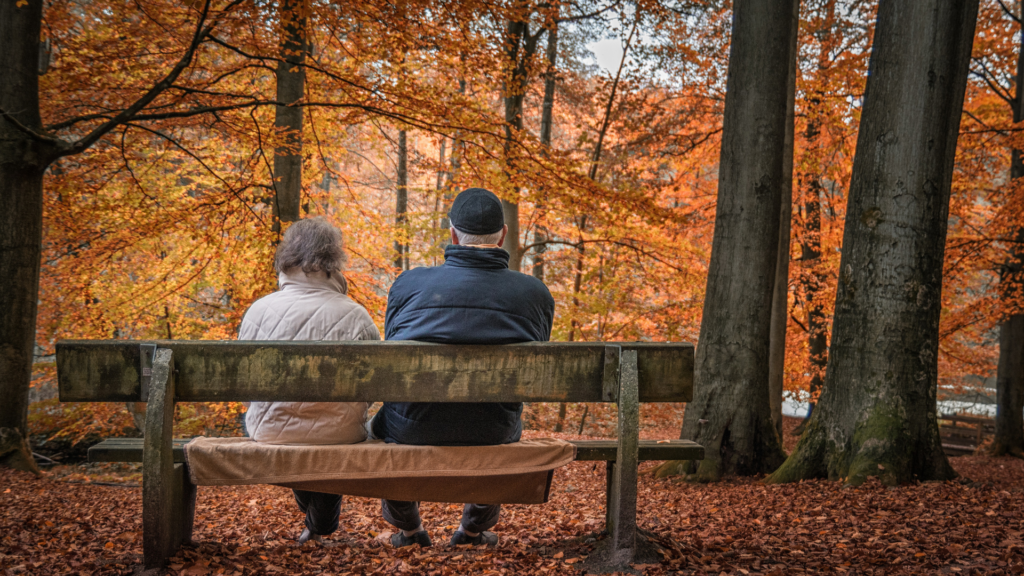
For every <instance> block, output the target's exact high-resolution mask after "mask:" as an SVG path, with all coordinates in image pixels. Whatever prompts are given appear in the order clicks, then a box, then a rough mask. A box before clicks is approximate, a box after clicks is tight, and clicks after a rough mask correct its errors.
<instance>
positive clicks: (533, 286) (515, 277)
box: [502, 270, 551, 298]
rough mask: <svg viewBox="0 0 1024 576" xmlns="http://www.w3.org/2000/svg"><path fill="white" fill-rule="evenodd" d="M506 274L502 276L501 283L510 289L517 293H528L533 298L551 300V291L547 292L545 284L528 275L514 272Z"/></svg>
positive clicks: (509, 271) (508, 271) (510, 271)
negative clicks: (539, 297)
mask: <svg viewBox="0 0 1024 576" xmlns="http://www.w3.org/2000/svg"><path fill="white" fill-rule="evenodd" d="M506 272H507V274H504V277H503V278H502V282H503V283H507V284H508V286H509V287H510V288H514V289H515V290H516V291H518V292H529V293H530V294H532V295H535V296H546V297H547V298H551V291H550V290H548V286H547V284H545V283H543V282H541V281H540V280H538V279H536V278H534V277H533V276H531V275H529V274H524V273H522V272H516V271H515V270H506Z"/></svg>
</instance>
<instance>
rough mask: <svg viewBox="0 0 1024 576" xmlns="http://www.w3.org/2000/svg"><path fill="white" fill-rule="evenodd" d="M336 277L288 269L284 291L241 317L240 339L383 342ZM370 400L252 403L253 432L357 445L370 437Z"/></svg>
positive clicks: (274, 440) (291, 440)
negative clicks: (368, 426) (367, 431)
mask: <svg viewBox="0 0 1024 576" xmlns="http://www.w3.org/2000/svg"><path fill="white" fill-rule="evenodd" d="M339 276H340V274H339V273H335V274H333V275H331V276H328V275H327V274H326V273H325V272H321V271H316V272H308V273H307V272H303V271H302V270H301V269H299V268H289V269H287V270H285V271H284V272H282V273H281V274H280V276H279V281H278V284H279V288H280V289H279V290H278V291H277V292H274V293H273V294H270V295H267V296H264V297H263V298H260V299H259V300H257V301H256V302H254V303H253V305H252V306H251V307H250V308H249V310H248V311H247V312H246V313H245V317H243V318H242V325H241V326H240V327H239V330H238V339H239V340H312V341H321V340H329V341H341V340H380V332H379V331H378V330H377V326H376V325H374V323H373V320H372V319H371V318H370V315H369V314H368V313H367V312H366V309H365V308H363V307H362V306H360V305H359V304H357V303H356V302H354V301H353V300H352V299H351V298H349V297H348V296H346V295H345V291H346V290H345V285H344V283H343V280H341V279H340V278H339ZM368 407H369V404H367V403H365V402H253V403H252V404H251V405H250V406H249V411H248V412H247V413H246V415H245V425H246V428H247V429H248V430H249V434H250V435H251V436H252V438H253V439H254V440H256V441H257V442H264V443H267V444H352V443H355V442H362V441H363V440H365V439H366V429H365V427H364V423H365V421H366V410H367V408H368Z"/></svg>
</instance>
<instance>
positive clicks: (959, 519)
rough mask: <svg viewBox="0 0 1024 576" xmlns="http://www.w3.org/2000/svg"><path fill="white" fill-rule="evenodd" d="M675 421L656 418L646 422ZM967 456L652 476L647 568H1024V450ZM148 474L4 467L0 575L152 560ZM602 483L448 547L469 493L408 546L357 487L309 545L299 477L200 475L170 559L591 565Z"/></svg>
mask: <svg viewBox="0 0 1024 576" xmlns="http://www.w3.org/2000/svg"><path fill="white" fill-rule="evenodd" d="M793 425H795V422H789V423H788V424H787V427H792V426H793ZM662 432H665V431H664V430H661V429H659V428H657V427H650V428H648V429H647V430H646V431H645V433H644V435H645V436H647V437H660V434H661V433H662ZM545 435H549V434H545ZM566 437H572V436H568V435H566ZM787 443H789V442H787ZM952 462H953V466H954V467H955V468H956V469H957V471H958V472H959V473H960V474H961V475H963V476H964V477H965V478H968V479H970V482H963V481H958V482H948V483H924V484H917V485H910V486H904V487H900V488H895V489H890V488H885V487H883V486H881V485H880V484H878V483H876V482H869V483H868V484H866V485H864V486H863V487H861V488H857V489H843V488H841V487H840V485H839V484H837V483H834V482H828V481H814V482H802V483H799V484H792V485H785V486H765V485H762V484H760V483H759V482H758V481H757V479H734V480H727V481H725V482H722V483H719V484H714V485H691V484H687V483H682V482H678V481H674V480H672V479H664V480H661V479H654V478H652V477H651V476H649V475H645V476H642V477H641V482H640V494H639V501H640V514H639V522H640V525H641V527H642V528H644V529H646V530H648V531H650V532H651V533H653V534H654V537H655V538H656V540H657V541H658V543H659V544H661V545H662V546H664V547H666V551H665V553H664V558H663V559H662V562H661V563H658V564H648V565H638V566H635V572H637V573H641V574H650V575H654V574H677V573H678V574H712V575H718V574H794V573H807V574H817V573H834V574H849V575H854V574H1019V573H1024V539H1022V532H1024V461H1021V460H1016V459H993V458H987V457H979V456H969V457H960V458H954V459H952ZM652 466H653V463H647V464H645V466H644V469H645V470H646V469H650V468H651V467H652ZM133 482H137V471H135V470H134V469H133V468H132V467H130V466H125V465H106V467H96V466H93V467H87V466H78V467H71V466H68V467H63V468H59V469H56V470H52V471H50V472H49V473H48V474H47V476H46V477H45V478H42V479H36V478H34V477H32V476H31V475H29V474H25V473H21V472H14V471H10V470H0V574H4V575H6V574H40V575H45V574H81V575H94V574H132V573H138V572H141V566H140V563H141V552H142V546H141V519H140V515H141V495H140V489H139V488H137V487H125V486H119V485H110V484H131V483H133ZM603 490H604V469H603V465H601V464H599V465H596V466H595V464H594V463H585V462H578V463H574V464H572V465H570V466H567V467H566V468H564V469H561V470H559V471H558V472H557V473H556V476H555V481H554V484H553V487H552V492H553V494H552V497H551V501H550V502H549V503H548V504H545V505H537V506H507V507H506V508H505V511H504V513H503V517H502V520H501V522H500V524H499V525H498V526H497V528H496V531H497V532H499V534H500V535H501V538H502V543H501V544H500V546H499V547H498V548H497V549H495V550H476V549H455V550H451V549H447V548H445V547H444V546H439V545H438V544H443V543H444V542H446V541H447V539H448V538H449V537H450V535H451V533H452V532H453V531H454V529H455V528H456V526H457V523H458V519H459V514H460V507H459V506H456V505H443V504H424V506H423V516H424V519H425V523H426V525H427V528H428V530H429V531H430V533H431V537H432V538H433V539H434V542H435V546H434V547H433V548H429V549H415V550H411V549H403V550H394V549H391V548H389V547H386V546H381V545H380V544H379V543H378V540H380V539H382V538H384V537H386V536H387V535H388V533H389V532H390V530H391V528H390V527H389V525H388V524H387V523H386V522H384V521H383V520H382V519H381V518H380V512H379V503H378V502H377V501H374V500H369V499H363V498H346V499H345V500H344V502H343V505H342V518H341V529H340V530H339V531H338V532H336V533H335V534H333V535H331V536H329V537H328V538H327V543H326V545H325V546H322V547H321V546H317V545H315V544H307V545H306V546H304V547H299V546H297V545H296V544H294V543H293V540H294V538H295V537H296V536H297V535H298V533H299V531H300V530H301V516H300V514H299V512H298V510H297V508H296V506H295V504H294V502H293V501H292V499H291V492H290V491H288V490H286V489H283V488H277V487H273V486H251V487H200V489H199V499H198V503H197V514H196V525H195V541H196V544H195V546H193V547H189V548H187V549H185V550H184V551H183V552H182V554H181V555H180V556H179V557H178V558H177V559H176V560H175V561H174V562H173V563H172V564H171V567H170V569H169V570H168V571H167V573H168V574H183V575H184V574H187V575H200V574H202V575H206V574H210V575H213V574H437V575H447V574H469V573H472V574H500V575H512V574H514V575H516V576H527V575H542V574H579V573H581V570H580V568H579V567H580V565H581V563H582V561H583V560H584V559H585V557H586V556H587V555H588V553H590V551H591V550H592V549H593V545H594V543H595V541H596V540H597V539H600V538H601V537H602V536H601V534H600V530H601V528H602V526H603V522H604V519H603V516H604V509H603V503H604V494H603Z"/></svg>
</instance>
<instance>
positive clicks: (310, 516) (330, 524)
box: [292, 490, 341, 535]
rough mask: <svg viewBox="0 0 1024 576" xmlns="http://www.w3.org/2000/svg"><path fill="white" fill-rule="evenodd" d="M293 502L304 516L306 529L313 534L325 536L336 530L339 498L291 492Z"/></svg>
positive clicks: (312, 493)
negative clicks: (293, 495)
mask: <svg viewBox="0 0 1024 576" xmlns="http://www.w3.org/2000/svg"><path fill="white" fill-rule="evenodd" d="M292 492H294V493H295V502H296V503H297V504H298V505H299V510H301V511H302V512H303V513H304V514H305V515H306V528H309V531H310V532H312V533H313V534H319V535H326V534H330V533H332V532H334V531H335V530H337V529H338V515H339V514H341V496H339V495H338V494H325V493H323V492H309V491H307V490H292Z"/></svg>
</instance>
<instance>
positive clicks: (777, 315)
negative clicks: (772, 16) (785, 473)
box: [768, 2, 800, 438]
mask: <svg viewBox="0 0 1024 576" xmlns="http://www.w3.org/2000/svg"><path fill="white" fill-rule="evenodd" d="M793 10H794V12H793V24H792V25H791V26H790V37H789V81H788V84H787V85H786V140H785V144H784V146H785V148H784V149H783V151H782V154H783V156H782V202H781V204H782V206H781V208H782V209H781V210H780V216H779V254H778V258H777V259H776V261H775V287H774V288H773V289H772V320H771V342H770V347H769V351H768V391H769V394H768V396H769V402H770V404H771V409H772V422H773V423H774V424H775V431H776V432H778V434H779V438H782V388H783V378H784V376H785V374H786V327H787V326H788V324H789V236H790V231H791V230H792V220H793V131H794V127H793V121H794V105H795V103H796V55H797V54H796V44H797V36H798V32H799V30H800V3H799V2H794V3H793Z"/></svg>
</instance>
